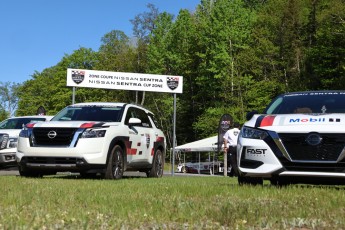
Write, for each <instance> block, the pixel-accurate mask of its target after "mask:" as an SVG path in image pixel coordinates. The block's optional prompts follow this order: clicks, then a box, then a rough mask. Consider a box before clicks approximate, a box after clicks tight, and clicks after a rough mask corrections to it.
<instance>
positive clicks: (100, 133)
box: [80, 129, 106, 138]
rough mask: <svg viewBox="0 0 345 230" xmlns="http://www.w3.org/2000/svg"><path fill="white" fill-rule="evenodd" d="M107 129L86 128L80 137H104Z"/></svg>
mask: <svg viewBox="0 0 345 230" xmlns="http://www.w3.org/2000/svg"><path fill="white" fill-rule="evenodd" d="M105 132H106V130H97V129H96V130H95V129H85V131H84V132H83V133H82V134H81V137H80V138H97V137H104V136H105Z"/></svg>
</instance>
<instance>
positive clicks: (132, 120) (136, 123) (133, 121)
mask: <svg viewBox="0 0 345 230" xmlns="http://www.w3.org/2000/svg"><path fill="white" fill-rule="evenodd" d="M128 126H129V127H130V128H132V126H141V120H140V119H139V118H130V119H129V121H128Z"/></svg>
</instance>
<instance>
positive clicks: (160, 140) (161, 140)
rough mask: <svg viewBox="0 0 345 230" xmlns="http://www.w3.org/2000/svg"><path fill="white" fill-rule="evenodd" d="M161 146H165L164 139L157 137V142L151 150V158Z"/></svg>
mask: <svg viewBox="0 0 345 230" xmlns="http://www.w3.org/2000/svg"><path fill="white" fill-rule="evenodd" d="M159 146H164V137H157V138H156V141H155V142H154V143H153V148H152V149H151V156H153V155H154V154H155V149H157V148H158V147H159Z"/></svg>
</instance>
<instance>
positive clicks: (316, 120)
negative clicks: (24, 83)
mask: <svg viewBox="0 0 345 230" xmlns="http://www.w3.org/2000/svg"><path fill="white" fill-rule="evenodd" d="M244 125H245V126H249V127H256V128H260V129H266V130H272V131H276V132H295V133H296V132H304V133H305V132H327V133H334V132H337V133H344V132H345V114H339V113H334V114H273V115H259V114H257V115H254V116H253V118H252V119H251V120H249V121H248V122H246V123H245V124H244Z"/></svg>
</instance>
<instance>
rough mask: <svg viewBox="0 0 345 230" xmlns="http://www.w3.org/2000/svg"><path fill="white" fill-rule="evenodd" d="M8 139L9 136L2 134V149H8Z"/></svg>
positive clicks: (0, 147)
mask: <svg viewBox="0 0 345 230" xmlns="http://www.w3.org/2000/svg"><path fill="white" fill-rule="evenodd" d="M8 138H9V137H8V134H0V149H5V148H6V147H7V142H8Z"/></svg>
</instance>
